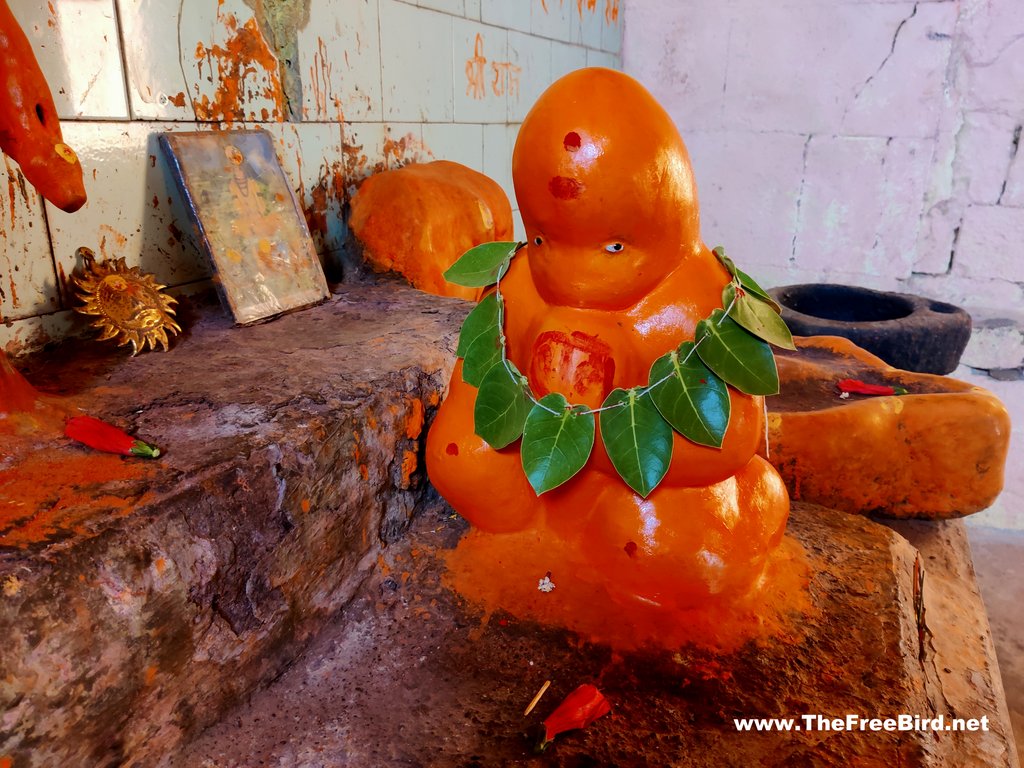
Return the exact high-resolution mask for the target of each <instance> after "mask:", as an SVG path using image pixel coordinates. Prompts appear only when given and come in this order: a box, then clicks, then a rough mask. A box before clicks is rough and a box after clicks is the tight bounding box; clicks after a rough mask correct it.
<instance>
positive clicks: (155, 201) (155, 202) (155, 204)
mask: <svg viewBox="0 0 1024 768" xmlns="http://www.w3.org/2000/svg"><path fill="white" fill-rule="evenodd" d="M153 207H154V208H159V207H160V198H159V197H157V196H156V195H153Z"/></svg>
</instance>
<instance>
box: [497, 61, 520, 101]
mask: <svg viewBox="0 0 1024 768" xmlns="http://www.w3.org/2000/svg"><path fill="white" fill-rule="evenodd" d="M491 70H492V71H493V72H494V77H493V78H492V79H491V90H492V91H494V95H495V96H504V95H505V93H506V92H507V93H508V95H509V96H515V97H516V98H519V73H520V72H522V71H523V68H522V67H520V66H519V65H518V64H513V63H512V62H511V61H492V62H491Z"/></svg>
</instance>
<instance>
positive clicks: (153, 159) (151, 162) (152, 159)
mask: <svg viewBox="0 0 1024 768" xmlns="http://www.w3.org/2000/svg"><path fill="white" fill-rule="evenodd" d="M149 167H150V168H156V155H150V156H149Z"/></svg>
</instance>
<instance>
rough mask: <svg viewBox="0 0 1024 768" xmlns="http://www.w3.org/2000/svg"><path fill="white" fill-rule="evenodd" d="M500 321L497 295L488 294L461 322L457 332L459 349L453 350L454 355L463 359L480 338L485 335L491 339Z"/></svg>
mask: <svg viewBox="0 0 1024 768" xmlns="http://www.w3.org/2000/svg"><path fill="white" fill-rule="evenodd" d="M500 320H501V307H500V306H499V304H498V294H496V293H489V294H487V295H486V296H484V297H483V298H482V299H480V303H479V304H477V305H476V306H475V307H473V311H472V312H470V313H469V314H468V315H467V316H466V319H465V320H463V321H462V330H461V331H459V347H458V349H456V350H455V355H456V356H457V357H465V356H466V352H468V351H469V348H470V347H471V346H472V344H473V342H474V341H476V340H477V339H478V338H480V336H483V335H485V334H487V335H490V336H491V337H493V336H494V330H495V329H496V328H498V327H499V326H498V323H499V321H500Z"/></svg>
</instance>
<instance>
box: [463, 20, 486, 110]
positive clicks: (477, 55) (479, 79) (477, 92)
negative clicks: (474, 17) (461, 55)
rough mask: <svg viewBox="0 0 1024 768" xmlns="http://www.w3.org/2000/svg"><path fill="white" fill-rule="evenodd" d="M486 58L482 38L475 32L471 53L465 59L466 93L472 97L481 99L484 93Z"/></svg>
mask: <svg viewBox="0 0 1024 768" xmlns="http://www.w3.org/2000/svg"><path fill="white" fill-rule="evenodd" d="M485 66H487V58H486V57H485V56H484V38H483V35H481V34H479V33H477V36H476V40H475V41H474V43H473V55H472V57H470V58H468V59H466V95H467V96H470V97H472V98H474V99H482V98H483V97H484V95H485V93H486V86H485V83H484V67H485Z"/></svg>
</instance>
